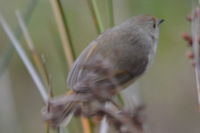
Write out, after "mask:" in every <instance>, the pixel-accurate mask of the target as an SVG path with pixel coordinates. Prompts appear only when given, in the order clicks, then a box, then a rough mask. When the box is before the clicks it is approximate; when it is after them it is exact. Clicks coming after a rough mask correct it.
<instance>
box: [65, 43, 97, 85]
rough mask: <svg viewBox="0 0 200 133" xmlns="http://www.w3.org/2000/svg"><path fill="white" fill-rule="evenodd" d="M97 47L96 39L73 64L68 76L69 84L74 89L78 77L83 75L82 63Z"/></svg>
mask: <svg viewBox="0 0 200 133" xmlns="http://www.w3.org/2000/svg"><path fill="white" fill-rule="evenodd" d="M96 47H97V43H96V41H93V42H92V43H90V44H89V45H88V46H87V47H86V48H85V49H84V51H83V52H82V53H81V54H80V56H79V57H78V58H77V60H76V61H75V63H74V64H73V66H72V69H71V70H70V72H69V74H68V78H67V84H68V86H69V88H71V89H72V88H73V85H74V84H75V83H76V82H77V80H78V78H79V77H80V75H81V71H82V69H81V67H82V65H83V64H84V63H86V62H87V60H88V59H89V57H90V56H91V55H92V53H93V52H94V51H95V50H96Z"/></svg>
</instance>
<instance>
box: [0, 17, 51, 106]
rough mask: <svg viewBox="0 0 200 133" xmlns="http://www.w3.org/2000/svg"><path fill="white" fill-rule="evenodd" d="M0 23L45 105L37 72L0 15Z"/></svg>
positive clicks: (42, 87) (44, 89)
mask: <svg viewBox="0 0 200 133" xmlns="http://www.w3.org/2000/svg"><path fill="white" fill-rule="evenodd" d="M0 23H1V25H2V27H3V29H4V31H5V32H6V34H7V36H8V37H9V39H10V41H11V42H12V44H13V46H14V47H15V49H16V50H17V53H18V54H19V56H20V58H21V59H22V61H23V63H24V65H25V66H26V68H27V69H28V71H29V73H30V75H31V77H32V79H33V81H34V82H35V84H36V86H37V88H38V90H39V92H40V95H41V96H42V98H43V100H44V102H45V103H47V100H48V94H47V92H46V88H45V86H44V84H43V82H42V80H41V79H40V77H39V75H38V73H37V71H36V70H35V68H34V67H33V64H32V63H31V62H30V60H29V58H28V56H27V54H26V52H25V51H24V49H23V48H22V46H21V44H20V42H19V41H18V40H17V38H16V36H15V35H14V33H13V31H12V30H11V29H10V26H9V25H8V24H7V22H6V21H5V19H4V18H3V16H2V15H0Z"/></svg>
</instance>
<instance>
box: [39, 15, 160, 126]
mask: <svg viewBox="0 0 200 133" xmlns="http://www.w3.org/2000/svg"><path fill="white" fill-rule="evenodd" d="M162 22H163V19H157V18H155V17H153V16H151V15H140V16H136V17H133V18H131V19H129V20H127V21H125V22H124V23H122V24H120V25H118V26H115V27H113V28H111V29H109V30H107V31H105V32H104V33H102V34H101V35H99V36H98V37H97V39H96V40H94V41H92V42H91V43H90V44H89V45H88V46H87V48H85V49H84V51H83V52H82V53H81V54H80V56H79V57H78V58H77V60H76V61H75V63H74V65H73V67H72V69H71V71H70V73H69V75H68V80H67V83H68V86H69V88H71V89H72V90H73V92H72V93H71V94H69V95H68V96H61V97H56V98H53V99H50V101H49V105H48V106H47V107H45V108H44V109H43V112H42V114H43V117H44V119H45V120H46V121H47V122H48V123H49V124H50V125H51V126H52V127H59V126H61V125H62V124H63V123H64V121H66V120H68V118H70V117H69V116H72V114H73V112H74V110H75V109H76V107H77V106H78V105H88V106H90V105H91V108H90V112H95V111H92V110H93V109H94V108H95V105H96V104H97V102H98V103H102V104H103V103H105V102H106V101H110V100H111V99H112V97H113V96H114V95H116V94H117V93H118V92H119V91H120V90H122V89H124V88H126V87H127V86H128V85H129V84H130V83H133V81H135V80H136V79H137V78H138V77H139V76H141V75H142V74H143V73H144V72H145V71H146V69H147V68H148V66H149V64H151V62H152V59H153V57H154V55H155V54H156V48H157V43H158V39H159V25H160V24H161V23H162ZM86 110H87V109H86ZM94 110H95V109H94Z"/></svg>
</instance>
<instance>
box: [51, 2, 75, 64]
mask: <svg viewBox="0 0 200 133" xmlns="http://www.w3.org/2000/svg"><path fill="white" fill-rule="evenodd" d="M50 2H51V6H52V9H53V13H54V16H55V21H56V23H57V27H58V31H59V33H60V37H61V41H62V46H63V49H64V54H65V57H66V60H67V62H68V66H69V68H71V66H72V64H73V62H74V53H73V51H72V45H71V44H72V41H71V37H70V34H69V29H68V26H67V24H66V22H65V20H64V14H63V11H62V8H61V3H60V1H59V0H50Z"/></svg>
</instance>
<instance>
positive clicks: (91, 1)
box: [87, 0, 105, 34]
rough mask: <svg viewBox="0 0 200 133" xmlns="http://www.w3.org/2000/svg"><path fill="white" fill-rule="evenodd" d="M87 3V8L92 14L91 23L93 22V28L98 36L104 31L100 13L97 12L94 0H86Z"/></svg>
mask: <svg viewBox="0 0 200 133" xmlns="http://www.w3.org/2000/svg"><path fill="white" fill-rule="evenodd" d="M87 2H88V6H89V8H90V11H91V13H92V17H93V21H94V24H95V27H96V29H97V32H98V34H100V33H102V32H103V31H104V30H105V28H104V25H103V22H102V19H101V16H100V12H99V10H98V6H97V3H96V0H87Z"/></svg>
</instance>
